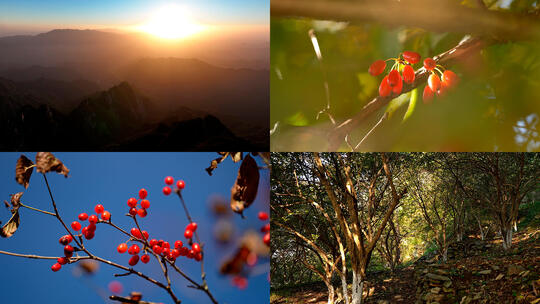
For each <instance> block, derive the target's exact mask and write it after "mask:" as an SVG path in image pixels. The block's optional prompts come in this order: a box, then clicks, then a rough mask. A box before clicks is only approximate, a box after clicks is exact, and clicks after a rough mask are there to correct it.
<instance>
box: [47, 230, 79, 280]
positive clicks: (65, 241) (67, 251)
mask: <svg viewBox="0 0 540 304" xmlns="http://www.w3.org/2000/svg"><path fill="white" fill-rule="evenodd" d="M71 241H73V237H72V236H71V235H69V234H66V235H64V236H63V237H61V238H60V240H58V242H59V243H60V244H61V245H63V246H64V256H63V257H59V258H58V259H57V260H56V263H55V264H54V265H52V267H51V270H52V271H54V272H56V271H58V270H60V268H62V265H65V264H67V263H68V262H69V258H71V257H72V256H73V251H75V248H73V246H71V245H69V243H71Z"/></svg>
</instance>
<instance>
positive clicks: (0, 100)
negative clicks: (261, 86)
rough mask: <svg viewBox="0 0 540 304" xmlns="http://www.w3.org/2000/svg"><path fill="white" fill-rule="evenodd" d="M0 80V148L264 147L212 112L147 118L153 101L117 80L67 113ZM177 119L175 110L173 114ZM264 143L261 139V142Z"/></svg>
mask: <svg viewBox="0 0 540 304" xmlns="http://www.w3.org/2000/svg"><path fill="white" fill-rule="evenodd" d="M44 101H45V100H44V99H43V98H42V97H40V96H36V95H34V94H32V93H30V92H28V91H25V90H24V89H21V88H20V86H18V85H17V84H16V83H15V82H13V81H10V80H7V79H3V78H0V138H1V139H2V141H1V142H0V149H2V150H40V149H49V150H69V151H79V150H80V151H86V150H135V151H139V150H140V151H156V150H164V151H166V150H174V151H214V150H216V149H217V150H219V149H225V148H231V149H232V148H237V149H240V150H246V151H258V150H263V149H267V147H264V146H261V145H260V144H258V143H253V142H249V141H248V140H245V139H242V138H239V137H237V136H236V135H234V134H233V133H232V132H231V131H229V130H228V129H227V127H225V126H224V125H223V124H222V123H221V122H220V121H219V119H217V118H216V117H214V116H211V115H204V116H197V115H199V114H200V113H197V112H193V111H190V110H188V109H186V111H185V114H183V115H182V116H183V117H181V118H182V119H181V120H177V119H172V120H169V121H167V120H165V121H163V122H159V123H156V122H155V121H152V119H151V117H152V115H153V111H152V107H153V104H152V103H151V101H150V100H149V99H148V98H145V97H143V96H141V95H140V94H138V93H137V92H136V91H135V90H134V89H133V88H132V86H131V85H129V84H128V83H127V82H123V83H121V84H119V85H117V86H114V87H112V88H110V89H108V90H106V91H102V92H98V93H95V94H93V95H92V96H90V97H88V98H86V99H84V100H83V101H82V102H80V104H79V105H78V106H77V107H76V108H75V109H74V110H72V111H71V112H69V113H68V114H63V113H61V112H59V111H57V110H56V109H55V108H53V107H51V106H50V105H48V104H46V103H44ZM175 115H176V117H177V118H180V116H179V115H180V114H178V113H176V114H175ZM263 145H264V143H263Z"/></svg>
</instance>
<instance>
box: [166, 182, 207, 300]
mask: <svg viewBox="0 0 540 304" xmlns="http://www.w3.org/2000/svg"><path fill="white" fill-rule="evenodd" d="M176 193H177V194H178V197H179V198H180V202H181V203H182V206H183V207H184V211H185V213H186V217H187V219H188V221H189V223H193V220H192V219H191V216H190V215H189V211H188V209H187V207H186V202H185V201H184V197H183V196H182V191H181V190H178V191H177V192H176ZM195 238H196V239H197V242H198V243H199V245H200V246H201V256H202V258H201V261H200V263H201V279H202V281H203V283H202V288H203V289H202V290H204V291H205V292H206V294H207V295H208V297H210V299H211V300H212V302H213V303H217V301H216V300H215V299H214V297H213V296H212V294H211V293H210V291H209V290H208V283H207V282H206V272H204V244H203V243H201V240H200V239H199V234H198V233H197V231H195ZM190 242H191V240H190ZM175 267H176V266H175Z"/></svg>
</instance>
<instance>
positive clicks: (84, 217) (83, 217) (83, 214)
mask: <svg viewBox="0 0 540 304" xmlns="http://www.w3.org/2000/svg"><path fill="white" fill-rule="evenodd" d="M87 219H88V214H86V213H84V212H83V213H81V214H79V220H81V221H86V220H87Z"/></svg>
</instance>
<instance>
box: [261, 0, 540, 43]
mask: <svg viewBox="0 0 540 304" xmlns="http://www.w3.org/2000/svg"><path fill="white" fill-rule="evenodd" d="M270 15H271V16H272V17H307V18H312V19H323V20H335V21H344V22H350V23H356V24H362V23H366V22H378V23H383V24H386V25H389V26H412V27H421V28H424V29H428V30H430V31H436V32H457V33H469V34H474V35H480V36H490V37H497V38H499V39H511V40H516V39H531V40H535V39H538V38H539V37H540V22H539V20H538V18H535V17H534V16H527V15H523V14H516V13H510V12H501V11H493V10H487V9H485V8H469V7H465V6H463V5H459V4H456V3H455V2H454V1H432V0H409V1H402V2H399V1H395V0H376V1H375V0H371V1H328V0H272V1H271V4H270Z"/></svg>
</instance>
